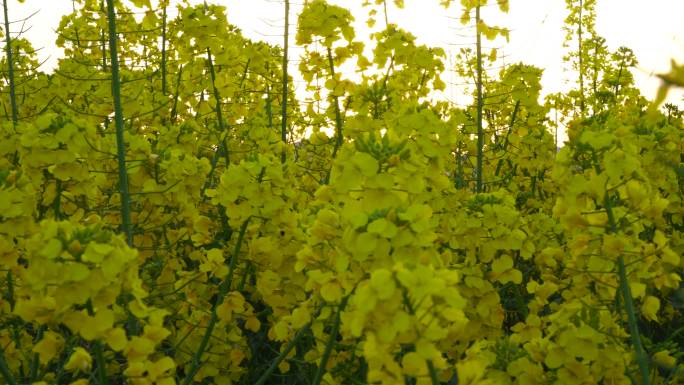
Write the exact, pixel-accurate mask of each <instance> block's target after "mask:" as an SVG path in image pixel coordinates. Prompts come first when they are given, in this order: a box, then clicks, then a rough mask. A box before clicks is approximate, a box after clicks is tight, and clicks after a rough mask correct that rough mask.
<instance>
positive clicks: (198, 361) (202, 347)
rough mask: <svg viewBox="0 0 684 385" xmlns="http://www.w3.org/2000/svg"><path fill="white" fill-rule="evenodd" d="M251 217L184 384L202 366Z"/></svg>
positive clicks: (186, 384)
mask: <svg viewBox="0 0 684 385" xmlns="http://www.w3.org/2000/svg"><path fill="white" fill-rule="evenodd" d="M250 219H251V218H247V220H245V221H244V222H243V223H242V226H241V227H240V232H239V234H238V239H237V242H236V244H235V249H234V250H233V255H232V256H231V259H230V264H229V267H228V274H226V277H225V278H224V279H223V282H221V285H219V292H218V294H217V295H216V300H215V301H214V304H213V305H212V309H211V316H210V318H209V323H208V324H207V329H206V330H205V332H204V336H203V337H202V341H200V345H199V347H198V348H197V350H196V351H195V354H194V355H193V357H192V363H191V364H190V370H188V375H187V376H186V377H185V380H183V385H189V384H191V383H192V379H193V378H194V377H195V375H196V374H197V372H198V371H199V369H200V366H201V365H202V355H204V352H205V351H206V349H207V345H208V344H209V339H210V338H211V335H212V334H213V332H214V328H215V327H216V323H217V322H218V315H217V314H216V309H217V308H218V306H219V305H220V304H221V303H223V300H224V298H225V297H226V295H227V294H228V291H229V290H230V287H231V286H232V283H233V274H234V273H235V267H236V266H237V259H238V256H239V254H240V249H241V248H242V242H243V240H244V239H245V232H246V231H247V226H248V225H249V221H250Z"/></svg>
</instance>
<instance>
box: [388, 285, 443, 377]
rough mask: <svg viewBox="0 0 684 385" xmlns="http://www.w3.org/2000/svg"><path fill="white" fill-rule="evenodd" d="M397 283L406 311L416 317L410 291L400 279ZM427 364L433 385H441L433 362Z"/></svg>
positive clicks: (418, 334) (429, 361)
mask: <svg viewBox="0 0 684 385" xmlns="http://www.w3.org/2000/svg"><path fill="white" fill-rule="evenodd" d="M395 282H396V283H397V286H399V287H400V288H401V295H402V300H403V303H404V306H406V309H407V310H408V312H409V314H410V315H412V316H415V315H416V311H415V309H414V308H413V304H411V299H410V298H409V297H408V290H407V289H406V288H405V287H404V286H403V285H402V284H401V283H400V282H399V280H398V279H396V278H395ZM415 332H416V335H417V336H419V337H420V333H418V330H416V331H415ZM426 362H427V367H428V371H429V373H430V380H431V381H432V385H439V376H438V375H437V369H436V368H435V366H434V364H433V363H432V360H426Z"/></svg>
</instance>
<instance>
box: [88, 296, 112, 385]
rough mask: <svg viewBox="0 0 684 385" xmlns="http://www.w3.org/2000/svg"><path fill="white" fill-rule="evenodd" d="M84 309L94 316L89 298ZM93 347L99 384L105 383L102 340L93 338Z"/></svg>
mask: <svg viewBox="0 0 684 385" xmlns="http://www.w3.org/2000/svg"><path fill="white" fill-rule="evenodd" d="M86 310H87V311H88V315H89V316H91V317H92V316H94V315H95V311H94V310H93V304H92V302H91V301H90V300H88V302H87V303H86ZM93 349H94V350H95V362H96V363H97V377H98V380H99V385H107V383H108V381H107V367H106V366H105V364H106V362H105V359H104V351H103V348H102V342H100V340H95V343H94V344H93Z"/></svg>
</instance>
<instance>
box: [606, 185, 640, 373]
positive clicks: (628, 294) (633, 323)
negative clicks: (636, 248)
mask: <svg viewBox="0 0 684 385" xmlns="http://www.w3.org/2000/svg"><path fill="white" fill-rule="evenodd" d="M603 201H604V205H605V207H606V213H607V215H608V226H609V229H608V233H616V232H617V223H616V221H615V214H614V213H613V207H612V205H611V202H610V198H609V197H608V193H607V192H606V195H605V197H604V199H603ZM618 275H619V276H620V291H621V292H622V299H623V300H624V307H625V312H626V313H627V325H628V326H629V334H630V338H631V340H632V347H634V351H635V355H636V359H637V363H638V364H639V372H640V373H641V383H642V384H643V385H649V384H650V380H649V368H648V356H647V355H646V352H645V350H644V347H643V345H642V344H641V336H640V333H639V325H638V324H637V318H636V310H635V307H634V299H633V298H632V290H631V288H630V287H629V281H628V279H627V269H626V267H625V260H624V258H623V256H622V255H620V256H619V257H618Z"/></svg>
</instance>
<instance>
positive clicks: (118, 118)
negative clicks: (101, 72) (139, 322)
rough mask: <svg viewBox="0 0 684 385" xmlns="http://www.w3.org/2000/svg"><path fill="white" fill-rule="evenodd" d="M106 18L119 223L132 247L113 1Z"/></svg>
mask: <svg viewBox="0 0 684 385" xmlns="http://www.w3.org/2000/svg"><path fill="white" fill-rule="evenodd" d="M107 17H108V19H109V51H110V55H111V60H110V61H111V68H112V98H113V99H114V121H115V124H116V153H117V158H118V161H119V190H120V193H121V222H122V224H121V225H122V229H123V232H124V234H126V241H127V242H128V245H129V246H131V247H132V246H133V229H132V227H131V196H130V193H129V191H128V173H127V172H126V144H125V142H124V117H123V107H122V106H121V79H120V76H119V54H118V48H117V45H116V40H117V34H116V12H115V11H114V0H107Z"/></svg>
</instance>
